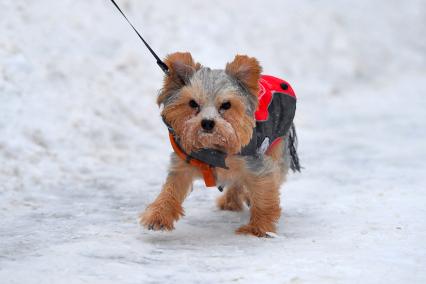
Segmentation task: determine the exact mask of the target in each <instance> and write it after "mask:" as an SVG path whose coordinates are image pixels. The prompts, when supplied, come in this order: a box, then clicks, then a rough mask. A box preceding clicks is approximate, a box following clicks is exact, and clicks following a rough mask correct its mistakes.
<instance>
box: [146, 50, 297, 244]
mask: <svg viewBox="0 0 426 284" xmlns="http://www.w3.org/2000/svg"><path fill="white" fill-rule="evenodd" d="M165 63H166V65H167V66H168V68H169V70H168V75H166V77H165V79H164V85H163V88H162V90H161V91H160V94H159V96H158V99H157V103H158V105H159V106H160V107H163V109H162V112H161V116H162V118H163V121H164V123H165V124H166V125H167V127H168V128H169V132H170V141H171V143H172V146H173V149H174V152H173V153H172V155H171V164H170V169H169V173H168V176H167V179H166V182H165V184H164V185H163V188H162V190H161V193H160V194H159V195H158V196H157V198H156V199H155V201H154V202H152V203H151V204H150V205H149V206H148V207H147V208H146V210H145V212H144V213H143V214H142V215H141V217H140V223H141V224H142V225H143V226H145V227H146V228H148V229H151V230H173V229H174V222H175V221H177V220H178V219H179V218H180V217H182V216H183V215H184V210H183V207H182V203H183V201H184V199H185V197H186V196H187V195H188V193H189V191H190V190H191V188H192V182H193V181H194V180H195V179H200V178H201V179H202V178H204V181H205V183H206V185H207V186H214V185H219V190H222V189H223V188H224V187H225V192H224V194H223V195H222V196H220V197H219V198H218V200H217V205H218V207H219V208H220V209H221V210H230V211H241V210H243V208H244V204H246V205H247V206H249V207H250V214H251V216H250V221H249V223H248V224H246V225H244V226H241V227H240V228H239V229H237V230H236V232H237V233H238V234H249V235H254V236H258V237H266V236H268V233H269V232H272V233H275V232H276V224H277V222H278V220H279V217H280V214H281V208H280V199H279V195H280V194H279V188H280V185H281V184H282V183H283V182H284V181H285V180H286V176H287V172H288V170H289V168H291V169H293V170H298V171H299V170H300V166H299V161H298V157H297V153H296V144H297V141H296V139H297V137H296V133H295V128H294V125H293V118H294V114H295V109H296V97H295V95H294V92H293V89H292V88H291V86H290V85H289V84H288V83H287V82H285V81H284V80H282V79H278V78H275V77H272V76H266V75H261V70H262V68H261V66H260V65H259V62H258V61H257V60H256V59H255V58H252V57H248V56H245V55H237V56H235V59H234V60H233V61H232V62H230V63H227V64H226V67H225V69H224V70H212V69H210V68H208V67H204V66H202V65H201V64H199V63H196V62H195V61H194V60H193V58H192V56H191V54H190V53H180V52H177V53H173V54H171V55H169V56H167V58H166V59H165Z"/></svg>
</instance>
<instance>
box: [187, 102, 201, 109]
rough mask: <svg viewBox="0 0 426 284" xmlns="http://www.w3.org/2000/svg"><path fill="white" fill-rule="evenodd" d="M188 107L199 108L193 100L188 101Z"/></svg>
mask: <svg viewBox="0 0 426 284" xmlns="http://www.w3.org/2000/svg"><path fill="white" fill-rule="evenodd" d="M189 106H190V107H192V108H194V109H195V108H199V107H200V106H199V105H198V104H197V102H196V101H194V100H190V101H189Z"/></svg>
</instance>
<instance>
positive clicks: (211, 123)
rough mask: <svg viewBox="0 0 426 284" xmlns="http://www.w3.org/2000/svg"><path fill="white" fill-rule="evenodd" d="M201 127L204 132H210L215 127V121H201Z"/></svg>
mask: <svg viewBox="0 0 426 284" xmlns="http://www.w3.org/2000/svg"><path fill="white" fill-rule="evenodd" d="M201 127H202V128H203V129H204V130H207V131H210V130H212V129H213V127H214V120H210V119H203V120H201Z"/></svg>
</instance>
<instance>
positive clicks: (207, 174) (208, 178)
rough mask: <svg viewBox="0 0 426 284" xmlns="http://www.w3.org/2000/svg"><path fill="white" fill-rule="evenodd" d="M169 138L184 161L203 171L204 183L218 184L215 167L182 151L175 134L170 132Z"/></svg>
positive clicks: (208, 184)
mask: <svg viewBox="0 0 426 284" xmlns="http://www.w3.org/2000/svg"><path fill="white" fill-rule="evenodd" d="M169 138H170V143H171V144H172V148H173V150H174V151H175V153H176V154H177V155H178V156H179V157H180V158H181V159H182V160H184V161H186V162H187V163H189V164H190V165H191V166H194V167H197V168H199V169H200V171H201V173H202V174H203V178H204V183H205V184H206V186H207V187H212V186H216V178H215V176H214V173H213V169H214V168H213V167H212V166H210V165H208V164H206V163H203V162H201V161H199V160H196V159H194V158H191V157H190V156H188V155H187V154H186V153H185V152H183V151H182V149H181V148H180V147H179V145H178V144H177V143H176V141H175V139H174V137H173V135H172V134H171V133H170V132H169Z"/></svg>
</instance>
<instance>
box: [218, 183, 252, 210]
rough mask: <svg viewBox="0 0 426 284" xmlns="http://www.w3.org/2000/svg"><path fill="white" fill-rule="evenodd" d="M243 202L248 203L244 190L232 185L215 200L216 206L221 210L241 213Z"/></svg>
mask: <svg viewBox="0 0 426 284" xmlns="http://www.w3.org/2000/svg"><path fill="white" fill-rule="evenodd" d="M244 201H246V202H247V201H248V197H247V193H246V192H245V189H244V188H243V187H242V186H241V185H232V186H230V187H229V188H226V190H225V193H224V194H223V195H222V196H220V197H219V198H218V199H217V206H218V207H219V209H221V210H229V211H242V210H243V208H244V205H243V202H244ZM247 203H248V202H247Z"/></svg>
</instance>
